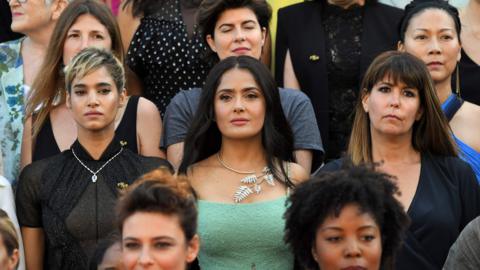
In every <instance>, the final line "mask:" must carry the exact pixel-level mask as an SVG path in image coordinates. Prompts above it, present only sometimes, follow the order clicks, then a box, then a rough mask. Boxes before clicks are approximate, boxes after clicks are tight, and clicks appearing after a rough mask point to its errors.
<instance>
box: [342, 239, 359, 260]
mask: <svg viewBox="0 0 480 270" xmlns="http://www.w3.org/2000/svg"><path fill="white" fill-rule="evenodd" d="M344 255H345V257H348V258H358V257H361V256H362V251H361V249H360V246H359V245H358V242H357V240H355V239H351V240H348V242H347V246H346V247H345V252H344Z"/></svg>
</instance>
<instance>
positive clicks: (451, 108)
mask: <svg viewBox="0 0 480 270" xmlns="http://www.w3.org/2000/svg"><path fill="white" fill-rule="evenodd" d="M462 105H463V99H461V98H459V97H458V96H457V95H455V94H450V96H449V97H448V98H447V100H445V102H444V103H443V104H442V110H443V112H444V113H445V116H446V117H447V119H448V121H449V122H450V120H452V118H453V116H454V115H455V114H456V113H457V111H458V109H460V107H462Z"/></svg>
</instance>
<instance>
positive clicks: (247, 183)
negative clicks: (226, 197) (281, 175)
mask: <svg viewBox="0 0 480 270" xmlns="http://www.w3.org/2000/svg"><path fill="white" fill-rule="evenodd" d="M217 159H218V163H220V165H222V167H224V168H225V169H227V170H229V171H232V172H235V173H238V174H247V176H245V177H243V178H242V179H240V183H242V184H243V185H240V186H239V187H238V189H237V191H235V193H234V194H233V201H234V202H235V203H240V202H241V201H243V200H244V199H246V198H247V197H248V196H250V195H251V194H254V193H255V194H260V192H262V184H263V182H266V183H267V184H268V185H269V186H275V178H274V177H273V174H272V171H271V170H270V168H268V167H266V166H265V167H264V168H263V170H262V173H261V174H259V175H257V174H256V172H255V171H239V170H236V169H234V168H232V167H230V166H229V165H228V164H227V163H225V161H224V160H223V159H222V156H221V155H220V152H218V153H217ZM259 179H260V180H259Z"/></svg>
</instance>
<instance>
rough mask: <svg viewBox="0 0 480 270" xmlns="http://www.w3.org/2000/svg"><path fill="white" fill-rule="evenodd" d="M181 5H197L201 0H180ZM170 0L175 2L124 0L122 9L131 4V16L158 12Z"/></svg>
mask: <svg viewBox="0 0 480 270" xmlns="http://www.w3.org/2000/svg"><path fill="white" fill-rule="evenodd" d="M180 1H181V2H182V4H183V5H185V6H187V7H197V6H198V5H199V4H200V2H201V0H180ZM168 2H172V3H173V4H176V3H177V2H176V1H171V0H125V2H124V3H123V5H122V9H126V8H127V6H128V5H130V4H131V5H132V16H133V17H137V18H138V17H142V16H145V15H150V14H154V13H156V12H158V11H159V10H160V9H161V8H162V7H163V6H164V5H166V4H168Z"/></svg>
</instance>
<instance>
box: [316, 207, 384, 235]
mask: <svg viewBox="0 0 480 270" xmlns="http://www.w3.org/2000/svg"><path fill="white" fill-rule="evenodd" d="M357 225H358V226H364V225H374V226H377V227H378V224H377V222H376V221H375V219H374V218H373V215H372V213H370V212H366V211H362V209H360V207H359V206H358V205H357V204H348V205H345V206H344V207H343V208H342V209H341V210H340V212H338V215H336V213H333V212H332V213H331V214H330V215H328V216H327V217H326V218H325V220H324V221H323V223H322V224H321V225H320V228H319V229H322V228H325V227H329V226H335V227H351V226H357Z"/></svg>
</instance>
